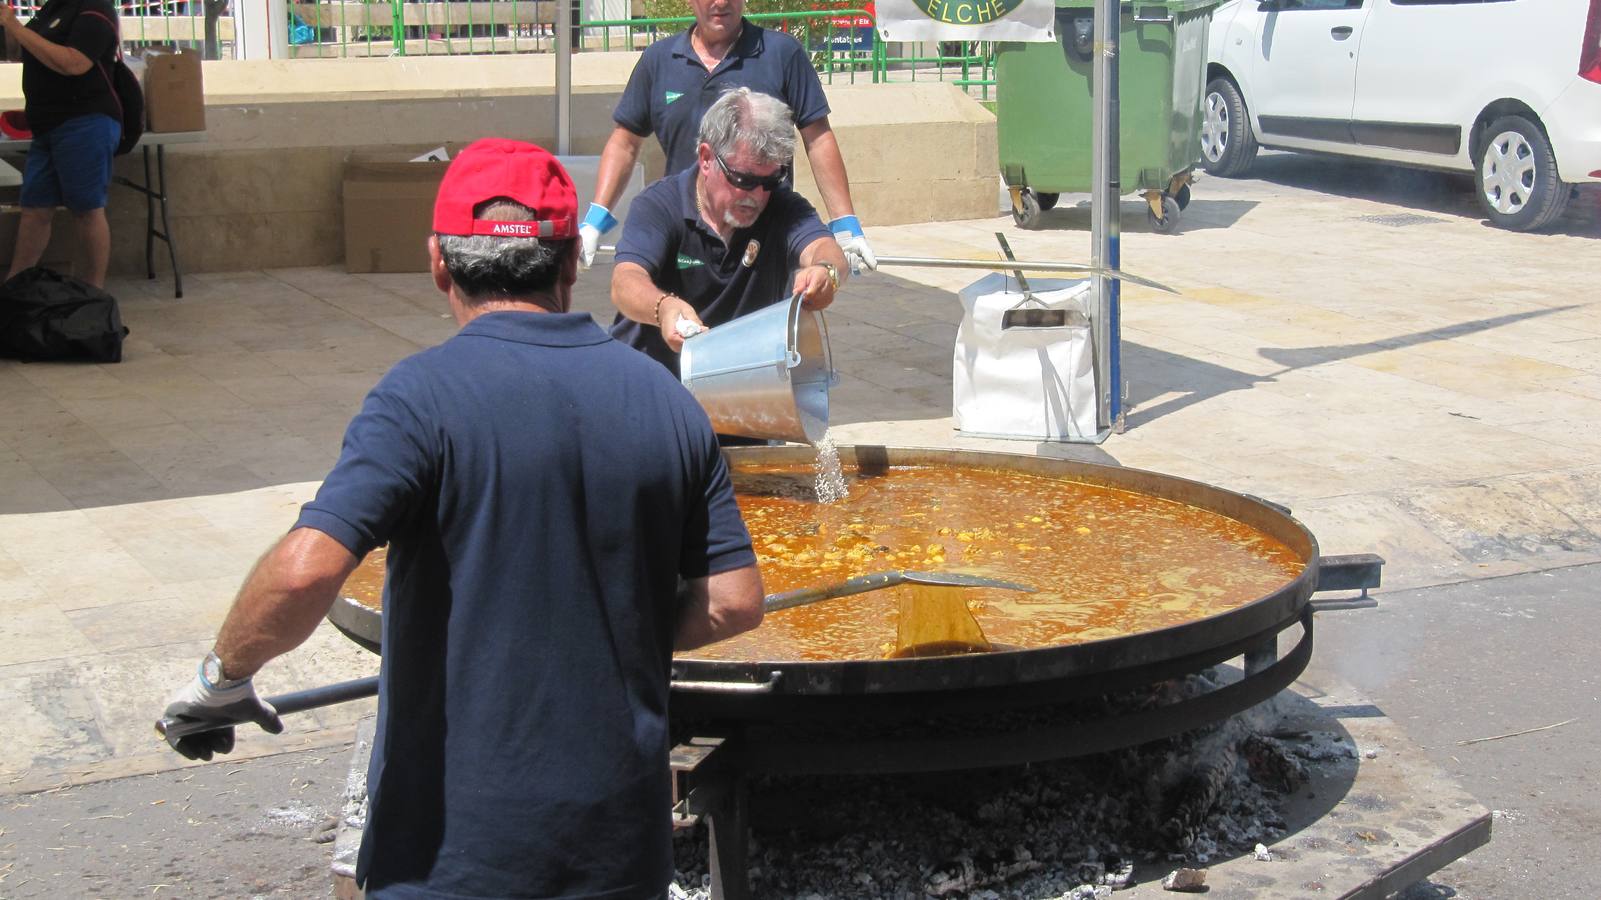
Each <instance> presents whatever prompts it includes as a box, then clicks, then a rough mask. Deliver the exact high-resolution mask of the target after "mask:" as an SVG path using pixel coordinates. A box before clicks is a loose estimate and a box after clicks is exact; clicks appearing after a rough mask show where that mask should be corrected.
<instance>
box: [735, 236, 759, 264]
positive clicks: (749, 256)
mask: <svg viewBox="0 0 1601 900" xmlns="http://www.w3.org/2000/svg"><path fill="white" fill-rule="evenodd" d="M760 252H762V242H761V241H758V240H755V239H752V240H751V242H750V243H748V244H746V245H745V257H744V258H743V259H741V260H740V261H739V264H740V265H742V266H744V267H745V268H747V269H748V268H750V267H751V266H754V265H756V254H758V253H760Z"/></svg>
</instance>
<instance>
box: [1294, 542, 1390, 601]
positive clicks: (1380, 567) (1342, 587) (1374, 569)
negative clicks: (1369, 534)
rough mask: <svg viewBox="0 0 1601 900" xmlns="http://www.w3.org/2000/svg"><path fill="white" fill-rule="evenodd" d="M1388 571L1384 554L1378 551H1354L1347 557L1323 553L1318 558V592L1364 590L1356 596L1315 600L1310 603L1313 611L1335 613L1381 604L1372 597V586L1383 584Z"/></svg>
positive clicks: (1315, 591)
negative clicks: (1379, 553) (1385, 571)
mask: <svg viewBox="0 0 1601 900" xmlns="http://www.w3.org/2000/svg"><path fill="white" fill-rule="evenodd" d="M1383 574H1384V557H1382V556H1379V555H1378V554H1376V553H1350V554H1346V555H1344V556H1323V557H1319V558H1318V564H1317V587H1316V588H1314V589H1313V592H1314V593H1322V592H1323V591H1361V592H1362V593H1361V594H1360V595H1359V596H1356V597H1349V598H1344V599H1326V600H1318V599H1314V600H1312V601H1311V602H1310V603H1308V604H1307V605H1308V606H1310V607H1311V608H1312V611H1313V612H1333V611H1335V610H1342V609H1371V608H1373V607H1375V606H1378V605H1379V601H1377V600H1375V599H1373V598H1372V597H1370V596H1368V589H1369V588H1376V587H1378V586H1379V580H1380V578H1381V577H1382V576H1383Z"/></svg>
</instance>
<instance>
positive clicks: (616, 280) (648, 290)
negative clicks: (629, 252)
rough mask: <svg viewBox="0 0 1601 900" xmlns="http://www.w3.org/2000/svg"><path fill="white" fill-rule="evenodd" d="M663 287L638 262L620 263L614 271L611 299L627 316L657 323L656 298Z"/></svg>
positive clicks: (651, 323)
mask: <svg viewBox="0 0 1601 900" xmlns="http://www.w3.org/2000/svg"><path fill="white" fill-rule="evenodd" d="M661 295H662V289H661V288H659V287H657V286H656V283H655V282H654V281H651V280H650V273H649V272H646V271H645V268H644V267H643V266H640V265H638V264H637V263H628V262H623V263H618V264H617V268H616V269H614V270H613V271H612V277H611V301H612V305H613V306H616V307H617V311H618V312H620V313H622V314H623V316H624V317H625V318H628V319H632V320H633V321H635V322H639V323H642V324H645V325H656V324H658V323H657V322H656V309H655V307H656V300H657V298H659V297H661Z"/></svg>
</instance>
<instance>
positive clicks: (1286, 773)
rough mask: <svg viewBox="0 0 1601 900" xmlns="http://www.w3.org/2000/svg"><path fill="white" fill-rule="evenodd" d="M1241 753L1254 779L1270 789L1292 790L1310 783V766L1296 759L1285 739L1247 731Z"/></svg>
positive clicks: (1280, 791) (1241, 745)
mask: <svg viewBox="0 0 1601 900" xmlns="http://www.w3.org/2000/svg"><path fill="white" fill-rule="evenodd" d="M1240 755H1241V756H1243V757H1244V758H1245V764H1246V766H1247V767H1248V768H1249V770H1250V773H1251V780H1252V781H1255V782H1256V783H1257V784H1260V785H1262V786H1263V787H1265V788H1267V789H1268V790H1270V791H1277V792H1278V793H1280V794H1288V793H1289V792H1291V791H1293V790H1295V789H1296V788H1298V787H1300V786H1301V785H1303V784H1306V779H1307V774H1306V766H1305V765H1303V764H1302V763H1301V761H1300V760H1298V759H1296V758H1295V756H1294V755H1293V753H1292V752H1291V751H1290V748H1288V747H1286V746H1285V745H1284V742H1283V741H1280V740H1278V739H1276V738H1271V737H1267V736H1265V735H1259V734H1250V735H1246V737H1245V740H1244V741H1242V742H1241V743H1240Z"/></svg>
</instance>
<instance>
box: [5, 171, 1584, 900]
mask: <svg viewBox="0 0 1601 900" xmlns="http://www.w3.org/2000/svg"><path fill="white" fill-rule="evenodd" d="M1256 174H1257V176H1258V177H1257V178H1255V179H1253V180H1248V181H1226V180H1220V179H1207V180H1203V181H1201V182H1200V183H1199V184H1198V185H1196V187H1195V188H1194V197H1195V200H1194V202H1193V203H1192V205H1191V206H1190V208H1189V209H1188V210H1187V211H1186V213H1185V217H1184V221H1183V223H1182V224H1181V227H1180V233H1179V234H1177V235H1173V236H1164V235H1157V234H1152V233H1149V231H1148V229H1146V228H1145V227H1144V218H1143V216H1144V214H1143V207H1142V204H1140V203H1137V202H1135V201H1132V200H1131V201H1128V202H1126V203H1125V204H1124V206H1123V218H1124V221H1125V223H1126V224H1125V227H1124V236H1123V264H1124V266H1125V267H1126V268H1127V269H1128V270H1130V271H1131V272H1135V273H1138V274H1142V275H1146V276H1149V277H1152V278H1156V279H1157V280H1160V281H1163V282H1165V283H1168V284H1171V285H1173V286H1175V287H1177V288H1179V289H1181V290H1182V292H1183V294H1182V296H1176V297H1175V296H1171V295H1166V294H1161V293H1158V292H1154V291H1149V290H1146V289H1140V288H1131V289H1128V290H1126V291H1125V295H1124V297H1125V299H1124V307H1123V314H1124V332H1123V334H1124V339H1125V346H1124V357H1123V366H1124V371H1125V373H1126V374H1127V377H1128V381H1129V404H1130V411H1129V414H1128V419H1127V424H1128V428H1127V431H1126V432H1125V433H1123V434H1120V435H1115V436H1113V437H1112V438H1111V439H1109V440H1108V441H1107V442H1106V443H1105V444H1103V445H1100V446H1084V445H1064V444H1043V445H1041V444H1035V443H1033V442H1010V441H989V440H979V439H972V438H966V437H963V436H961V435H959V434H956V433H954V432H953V431H952V429H951V420H950V397H951V388H950V379H951V347H952V342H953V339H954V336H955V329H956V323H957V322H958V320H959V318H960V307H959V305H958V304H957V302H956V300H955V297H954V291H955V290H956V289H957V288H958V287H960V286H961V285H963V284H965V283H967V282H968V281H970V280H973V279H974V278H976V277H977V275H978V273H965V272H953V271H949V270H928V271H921V270H911V269H902V270H897V271H894V272H893V273H892V272H890V271H889V270H887V269H886V270H885V271H884V272H882V273H878V274H874V275H867V276H864V277H862V278H860V279H859V280H856V281H854V282H853V283H852V284H851V285H850V286H849V288H848V292H847V294H846V295H845V296H842V298H841V300H840V301H839V302H838V304H836V306H835V308H834V309H833V310H831V312H830V316H829V319H830V326H831V333H832V334H833V337H834V344H835V358H836V362H837V364H838V365H839V367H840V368H841V370H842V372H843V376H844V377H843V381H842V383H841V385H840V386H839V388H838V389H836V391H835V392H834V394H833V398H832V399H833V404H834V409H835V416H834V419H835V422H836V424H837V425H838V427H839V432H840V437H841V439H842V440H851V441H859V442H882V443H896V444H910V445H926V446H959V447H984V448H995V449H1004V450H1011V451H1015V452H1024V453H1042V454H1050V455H1064V456H1075V457H1079V458H1085V459H1091V460H1097V461H1104V462H1112V463H1116V464H1121V465H1127V466H1134V467H1139V468H1147V469H1153V470H1158V471H1163V472H1168V473H1172V474H1176V475H1182V476H1186V477H1191V478H1196V479H1199V480H1203V481H1209V482H1213V483H1216V484H1219V485H1222V486H1224V487H1229V488H1233V489H1236V490H1244V491H1249V492H1251V493H1254V494H1257V495H1260V496H1263V497H1266V498H1268V499H1271V500H1275V501H1278V502H1281V503H1285V504H1287V505H1290V506H1292V507H1293V508H1294V510H1295V513H1296V515H1297V516H1298V517H1300V518H1301V519H1302V520H1303V521H1305V522H1306V523H1307V524H1308V525H1309V526H1310V527H1311V528H1312V530H1313V531H1314V533H1315V534H1317V535H1318V538H1319V540H1320V542H1321V543H1322V547H1323V550H1324V552H1329V553H1340V552H1358V551H1374V552H1378V553H1380V554H1382V555H1384V556H1385V557H1386V558H1387V559H1388V560H1389V565H1388V566H1387V568H1386V572H1385V579H1386V587H1387V589H1389V590H1391V591H1395V590H1400V589H1422V588H1427V587H1429V586H1434V585H1443V584H1450V583H1456V582H1463V581H1477V580H1482V579H1488V578H1492V577H1494V576H1503V575H1516V574H1520V573H1531V572H1542V571H1547V570H1552V569H1556V568H1559V567H1564V566H1574V565H1580V564H1588V563H1595V562H1597V561H1601V480H1598V478H1597V475H1598V473H1601V464H1598V460H1601V452H1598V451H1601V427H1598V426H1597V424H1596V423H1597V422H1598V421H1601V415H1598V414H1601V352H1598V351H1601V304H1598V303H1597V301H1596V291H1595V288H1594V282H1595V271H1596V269H1597V262H1598V261H1601V194H1598V193H1597V192H1596V191H1594V190H1593V189H1592V190H1587V191H1586V192H1584V193H1583V195H1582V196H1581V197H1580V199H1579V200H1578V201H1577V202H1576V203H1575V204H1574V207H1575V210H1574V212H1573V213H1570V216H1569V218H1568V219H1567V220H1566V221H1565V222H1564V223H1563V227H1562V230H1560V231H1559V232H1558V233H1554V234H1544V235H1519V234H1511V233H1508V232H1503V231H1498V230H1495V229H1492V228H1489V227H1487V226H1485V225H1484V224H1483V223H1482V222H1480V221H1479V220H1478V219H1477V217H1476V215H1474V209H1473V207H1472V205H1471V203H1472V201H1471V196H1470V195H1469V194H1468V186H1467V182H1466V179H1463V178H1460V177H1456V176H1447V175H1436V174H1430V173H1402V172H1399V170H1394V169H1389V168H1386V167H1380V166H1365V165H1360V164H1352V163H1336V162H1329V161H1323V160H1316V159H1312V158H1309V157H1297V156H1289V155H1272V154H1268V155H1264V157H1263V158H1262V160H1261V163H1260V165H1259V167H1258V170H1257V173H1256ZM1080 199H1082V198H1074V197H1071V196H1067V197H1063V198H1062V203H1061V206H1060V207H1059V208H1058V209H1057V210H1053V211H1051V212H1048V213H1046V215H1045V228H1044V230H1041V231H1037V232H1023V231H1020V230H1018V229H1016V228H1015V227H1014V226H1013V225H1012V223H1011V221H1010V218H1009V217H997V218H994V219H986V220H978V221H965V222H950V223H943V224H939V225H920V226H904V227H893V228H872V227H871V223H869V230H870V237H871V238H872V240H873V241H874V245H875V248H876V249H877V250H878V251H879V252H880V253H882V254H895V255H908V256H973V255H993V254H994V239H993V237H992V236H991V235H992V233H993V232H994V231H996V230H1002V231H1005V232H1006V233H1007V235H1008V237H1009V239H1010V241H1011V243H1012V247H1013V249H1014V250H1015V251H1016V253H1017V254H1018V255H1019V256H1020V257H1023V258H1037V259H1086V258H1087V257H1088V255H1089V237H1088V221H1089V217H1088V210H1087V208H1086V207H1084V206H1082V205H1080V204H1079V202H1078V201H1079V200H1080ZM603 273H604V270H600V271H597V272H596V273H593V274H592V275H591V276H589V277H588V278H587V279H585V280H584V281H582V282H581V286H582V291H581V296H580V299H579V303H580V306H581V308H584V309H588V310H591V311H594V312H597V313H602V314H603V313H604V311H605V310H606V309H607V308H608V307H607V304H606V300H605V285H604V278H603V277H602V276H603ZM186 281H187V282H188V283H187V285H186V287H187V288H188V296H186V297H185V298H184V299H183V300H173V299H172V298H171V296H170V285H169V284H168V283H166V282H164V281H157V282H153V283H146V282H143V281H122V282H117V283H114V284H113V285H111V289H112V290H113V292H114V293H116V294H117V296H118V297H119V298H121V299H122V301H123V308H124V316H125V318H126V320H127V323H128V324H129V326H130V327H131V328H132V329H133V333H132V334H131V336H130V338H129V341H128V344H127V354H126V358H125V361H124V362H123V363H121V364H119V365H115V366H66V365H42V364H40V365H21V364H17V363H13V362H0V603H3V604H4V608H5V610H6V612H7V615H6V616H4V617H3V618H0V709H3V710H4V712H3V713H0V724H3V727H4V731H5V733H6V734H7V735H8V736H9V738H10V739H9V740H7V741H5V742H4V743H3V744H0V787H4V789H5V790H7V791H10V792H19V791H24V790H31V789H38V788H47V787H52V786H59V785H63V784H69V783H75V782H80V781H86V780H99V779H105V778H110V777H115V776H118V775H126V774H134V773H141V772H153V771H158V770H162V769H168V768H174V767H177V766H178V763H179V762H180V761H179V760H178V759H177V758H176V757H175V756H173V755H172V754H171V753H169V752H167V751H166V749H165V745H164V744H162V743H161V742H160V741H159V739H157V738H156V737H155V736H154V734H153V733H152V732H151V730H150V723H151V721H152V720H153V718H154V716H155V715H156V714H157V713H158V712H159V710H160V707H161V705H162V701H163V699H164V697H165V696H166V694H167V693H168V692H169V691H170V690H172V689H173V688H174V687H175V686H177V685H178V684H180V683H181V682H182V681H183V680H184V679H185V678H187V677H188V676H189V674H190V673H191V672H192V670H193V666H194V665H195V663H196V662H197V661H198V659H199V658H200V656H201V655H203V653H204V652H205V650H206V649H207V648H208V647H209V645H210V642H211V639H212V637H213V635H214V634H215V631H216V628H217V625H218V624H219V623H220V621H221V617H222V615H223V614H224V613H225V612H226V609H227V606H228V604H229V602H230V601H231V598H232V593H233V591H234V590H235V588H236V587H237V585H238V583H239V581H240V580H241V579H242V577H243V575H244V573H245V572H246V571H247V570H248V568H249V566H250V564H251V563H252V562H253V561H254V559H255V558H256V556H257V555H259V553H260V552H261V551H262V550H264V549H265V548H266V547H267V546H268V545H269V543H270V542H271V541H272V540H273V539H274V538H275V537H276V536H277V535H278V534H280V533H281V532H282V531H283V530H284V529H285V528H287V527H288V525H290V524H291V523H292V522H293V520H294V517H295V513H296V509H297V507H298V504H299V503H301V502H303V501H304V500H306V499H308V498H309V497H310V496H311V494H312V492H313V491H314V490H315V486H316V480H317V479H318V478H320V477H321V475H322V474H323V472H325V471H326V469H327V467H328V466H329V465H330V464H331V463H332V461H333V460H334V458H335V457H336V455H337V452H338V443H339V436H340V434H341V433H342V429H343V426H344V424H345V422H346V421H347V420H348V418H349V416H350V415H351V413H352V412H353V411H354V410H355V408H356V406H357V405H358V404H359V402H360V399H361V397H362V395H363V394H364V393H365V391H366V390H367V389H368V388H369V387H370V386H371V385H372V383H373V382H374V381H375V380H376V379H377V377H378V376H379V375H380V374H381V373H382V372H383V371H384V369H386V368H387V367H388V366H389V365H390V364H391V363H393V362H394V361H395V360H396V359H399V358H400V357H402V356H404V355H406V354H408V353H410V352H413V351H414V350H415V349H417V348H419V347H422V346H427V345H429V344H432V343H435V342H437V341H439V340H442V339H443V338H445V337H447V336H448V335H449V334H450V333H451V332H452V331H453V327H452V324H451V321H450V320H449V318H448V317H447V316H446V315H445V310H444V307H443V304H442V300H441V298H439V297H438V295H437V294H436V293H435V292H434V291H433V288H432V286H431V285H430V284H429V283H428V280H427V278H426V276H423V275H394V276H352V275H346V274H345V273H343V272H342V271H339V270H337V269H309V270H306V269H301V270H273V271H266V272H240V273H233V274H227V275H195V276H191V277H190V278H188V279H186ZM1593 609H1594V604H1593V600H1592V601H1591V602H1590V603H1588V604H1585V603H1579V604H1577V605H1576V606H1575V607H1574V610H1576V611H1577V612H1578V613H1580V614H1585V615H1589V616H1590V617H1591V619H1592V620H1593V617H1594V613H1593ZM1439 615H1440V616H1441V617H1446V616H1448V613H1447V612H1445V611H1443V610H1442V611H1441V612H1440V613H1439ZM1592 624H1593V621H1592ZM1440 627H1442V628H1444V624H1443V623H1442V624H1441V626H1440ZM1428 632H1429V629H1428V628H1419V629H1418V630H1417V631H1416V633H1415V638H1416V640H1418V641H1420V642H1423V641H1425V640H1426V638H1427V637H1428ZM1585 634H1586V632H1585V631H1584V630H1583V629H1579V628H1575V629H1565V630H1559V631H1558V632H1557V633H1555V634H1552V635H1550V636H1549V637H1548V640H1547V642H1546V643H1544V644H1543V645H1541V646H1538V647H1526V646H1516V647H1508V648H1505V650H1506V652H1507V654H1508V658H1507V659H1505V660H1501V661H1498V663H1497V664H1498V665H1503V666H1509V665H1510V666H1516V665H1529V666H1536V665H1541V664H1544V662H1545V661H1546V660H1547V659H1550V658H1567V657H1573V658H1577V657H1579V656H1580V655H1581V654H1586V653H1589V650H1588V648H1589V646H1590V642H1589V641H1588V640H1587V638H1586V637H1585ZM1419 646H1420V647H1421V646H1422V644H1421V643H1420V644H1419ZM1412 649H1414V648H1411V647H1408V646H1395V647H1392V648H1391V649H1390V652H1392V653H1394V654H1397V655H1404V654H1407V653H1409V652H1411V651H1412ZM1351 658H1352V659H1354V658H1355V656H1352V657H1351ZM1319 664H1320V665H1325V666H1331V667H1333V668H1334V669H1335V671H1337V672H1339V673H1340V674H1342V675H1349V674H1351V673H1348V672H1344V671H1341V664H1342V659H1341V658H1340V657H1336V656H1335V655H1334V654H1333V653H1330V652H1320V654H1319ZM375 670H376V662H375V660H374V659H372V658H371V657H369V656H367V655H366V654H365V653H364V652H362V651H360V650H358V649H357V648H355V647H354V645H352V644H350V643H349V642H348V641H346V640H344V639H343V638H342V637H340V636H339V635H337V633H334V632H332V630H331V629H329V628H327V627H326V626H325V627H324V628H323V629H322V630H320V631H319V632H318V634H317V635H316V636H315V637H314V638H313V640H312V642H311V643H310V644H308V645H307V646H306V647H303V648H301V649H300V650H298V651H296V652H294V653H292V654H290V655H289V656H287V657H286V658H284V659H283V660H280V661H278V662H277V663H275V664H274V665H272V666H270V667H269V668H268V669H267V670H266V671H265V672H263V674H262V675H261V677H260V679H259V680H260V682H261V687H262V690H263V691H264V692H265V693H275V692H280V691H285V690H292V689H297V688H302V687H310V686H315V685H319V684H324V683H327V682H330V681H333V680H338V679H341V678H347V677H354V676H357V675H363V674H369V673H371V672H373V671H375ZM1386 686H1387V687H1389V688H1393V691H1394V698H1395V702H1397V703H1401V702H1404V698H1405V697H1406V696H1407V693H1406V689H1405V687H1404V686H1402V685H1381V687H1386ZM1379 696H1384V694H1382V693H1380V694H1379ZM1592 699H1593V698H1592ZM1463 709H1464V710H1466V712H1465V713H1464V716H1463V718H1462V720H1461V727H1460V731H1461V734H1460V735H1457V734H1455V733H1450V734H1442V736H1441V740H1444V739H1445V738H1446V737H1450V738H1451V739H1453V740H1455V739H1465V738H1472V737H1479V736H1482V735H1486V734H1495V733H1500V732H1504V731H1513V730H1517V729H1519V728H1523V727H1532V726H1538V725H1544V724H1548V723H1547V722H1545V721H1532V718H1540V717H1539V716H1535V715H1533V711H1531V710H1530V709H1529V708H1528V707H1527V706H1526V705H1524V704H1520V703H1516V702H1502V703H1496V704H1488V703H1480V702H1479V698H1472V697H1470V698H1465V699H1464V700H1463ZM366 710H367V706H366V705H364V704H349V705H346V706H344V707H335V708H331V709H328V710H324V711H321V712H319V713H315V714H310V715H307V716H302V717H299V718H297V719H295V720H292V721H291V724H290V728H289V733H288V734H287V735H285V736H280V737H276V738H275V737H269V736H266V735H263V734H259V733H244V734H242V736H241V747H240V751H239V754H238V756H237V757H236V758H243V757H248V756H250V755H253V754H270V753H278V752H282V751H285V750H290V749H297V748H307V747H311V748H316V747H337V746H339V745H341V744H342V743H343V742H344V741H347V740H348V739H349V733H350V732H349V729H350V726H351V724H352V723H353V722H354V721H355V719H356V718H358V717H359V715H361V714H362V713H364V712H365V711H366ZM1468 732H1471V733H1468ZM1578 734H1580V733H1579V732H1573V731H1569V732H1567V733H1563V732H1560V731H1559V732H1555V733H1553V734H1552V735H1551V736H1550V737H1549V738H1548V740H1549V741H1551V742H1552V743H1551V744H1550V745H1549V747H1550V752H1552V753H1555V754H1561V753H1564V752H1576V751H1577V750H1578V749H1579V748H1582V747H1583V746H1588V745H1589V744H1587V743H1584V744H1573V743H1572V742H1573V741H1574V740H1576V739H1577V737H1576V735H1578ZM1590 812H1591V814H1592V815H1593V814H1594V810H1593V809H1591V810H1590ZM1494 849H1495V845H1494V844H1492V845H1491V847H1490V848H1486V851H1481V853H1484V852H1490V851H1493V850H1494ZM1511 895H1512V894H1508V895H1507V896H1511Z"/></svg>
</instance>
